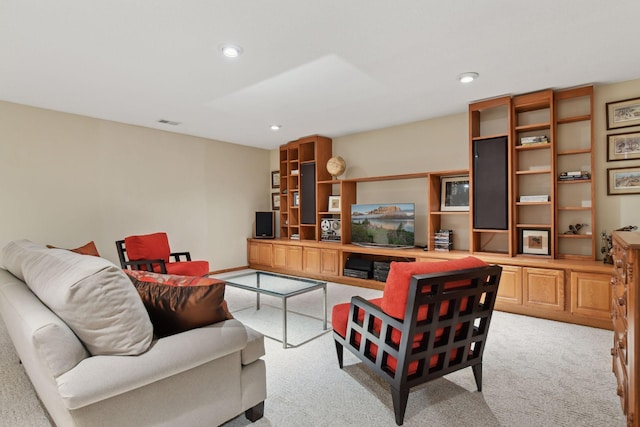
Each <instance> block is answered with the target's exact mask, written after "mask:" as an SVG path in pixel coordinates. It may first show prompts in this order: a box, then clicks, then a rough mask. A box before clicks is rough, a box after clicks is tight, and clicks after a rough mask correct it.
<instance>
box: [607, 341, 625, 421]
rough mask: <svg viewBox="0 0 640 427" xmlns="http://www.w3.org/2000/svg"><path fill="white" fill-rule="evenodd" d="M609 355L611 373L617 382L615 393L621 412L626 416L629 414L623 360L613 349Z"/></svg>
mask: <svg viewBox="0 0 640 427" xmlns="http://www.w3.org/2000/svg"><path fill="white" fill-rule="evenodd" d="M611 355H612V356H613V373H614V375H615V376H616V382H617V389H616V393H617V394H618V397H620V405H621V406H622V412H623V413H624V414H625V415H627V414H628V412H629V395H628V390H629V378H628V376H627V368H626V365H625V362H624V360H623V359H622V358H621V357H620V354H619V353H618V352H617V351H616V349H615V348H613V349H611Z"/></svg>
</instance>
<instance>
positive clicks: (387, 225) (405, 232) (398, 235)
mask: <svg viewBox="0 0 640 427" xmlns="http://www.w3.org/2000/svg"><path fill="white" fill-rule="evenodd" d="M351 243H353V244H354V245H359V246H367V247H385V248H395V249H404V248H413V247H414V245H415V204H413V203H376V204H353V205H351Z"/></svg>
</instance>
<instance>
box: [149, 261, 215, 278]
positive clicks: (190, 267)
mask: <svg viewBox="0 0 640 427" xmlns="http://www.w3.org/2000/svg"><path fill="white" fill-rule="evenodd" d="M166 267H167V274H177V275H181V276H204V275H205V274H209V262H208V261H181V262H169V263H167V264H166ZM153 269H154V270H156V269H157V271H160V266H159V265H158V266H156V265H154V266H153Z"/></svg>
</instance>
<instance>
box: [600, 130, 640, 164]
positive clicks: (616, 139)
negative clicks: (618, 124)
mask: <svg viewBox="0 0 640 427" xmlns="http://www.w3.org/2000/svg"><path fill="white" fill-rule="evenodd" d="M631 159H640V132H633V133H619V134H615V135H608V136H607V161H608V162H613V161H616V160H631Z"/></svg>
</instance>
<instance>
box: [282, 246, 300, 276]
mask: <svg viewBox="0 0 640 427" xmlns="http://www.w3.org/2000/svg"><path fill="white" fill-rule="evenodd" d="M286 268H287V270H293V272H302V271H303V270H302V246H287V255H286Z"/></svg>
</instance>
